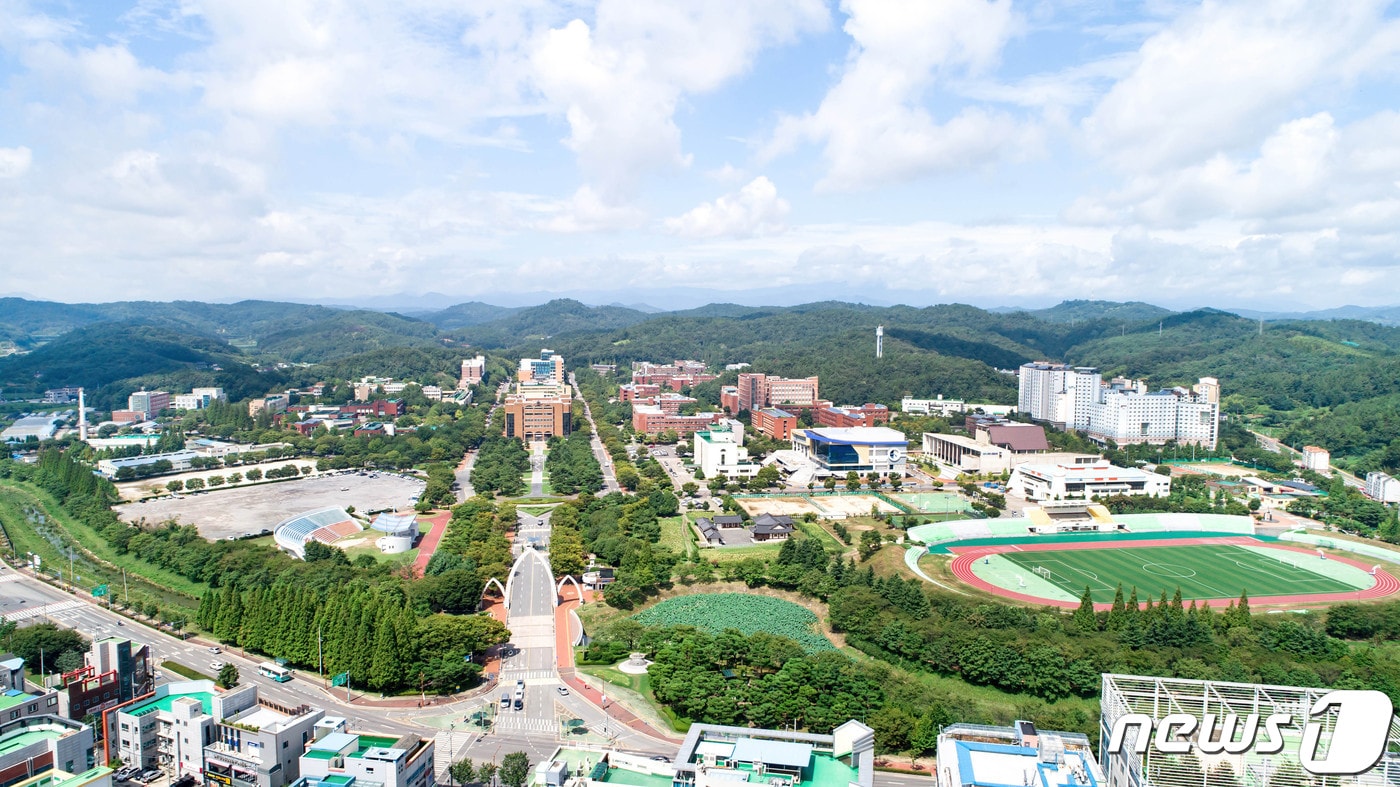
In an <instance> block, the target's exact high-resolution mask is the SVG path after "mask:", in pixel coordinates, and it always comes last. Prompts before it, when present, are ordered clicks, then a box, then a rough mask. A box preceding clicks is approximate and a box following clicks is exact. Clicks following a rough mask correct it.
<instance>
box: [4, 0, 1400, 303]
mask: <svg viewBox="0 0 1400 787" xmlns="http://www.w3.org/2000/svg"><path fill="white" fill-rule="evenodd" d="M1398 78H1400V13H1397V8H1396V6H1395V4H1392V3H1385V2H1371V1H1368V0H1355V1H1354V2H1346V3H1329V2H1321V1H1320V0H1317V1H1314V2H1301V1H1299V0H1270V1H1267V2H1240V3H1233V2H1231V3H1226V2H1207V3H1185V2H1172V1H1171V0H1148V2H1122V3H1115V2H1111V1H1110V0H1100V1H1097V2H1095V1H1093V0H1083V1H1082V2H1075V1H1073V0H1061V1H1060V2H1025V3H1019V2H1008V1H1006V0H1001V1H1000V2H986V0H936V1H935V0H925V1H922V2H897V1H896V0H844V2H839V3H828V2H822V1H821V0H765V1H764V2H761V3H755V2H717V1H716V0H699V1H697V2H689V1H688V0H675V1H674V2H665V3H662V2H642V1H641V0H619V1H615V0H600V1H599V2H551V1H550V0H500V1H499V2H497V0H474V1H473V2H470V3H463V2H460V0H401V1H400V2H396V3H392V4H388V3H351V2H335V1H334V0H327V1H318V0H238V1H237V2H232V1H230V2H216V1H215V0H140V2H136V3H116V2H72V1H70V2H56V3H44V2H31V1H29V0H0V248H3V249H4V253H3V254H0V274H2V276H0V280H3V284H0V292H3V293H5V294H24V295H28V296H32V297H42V298H50V299H55V300H66V301H76V300H117V299H136V298H141V299H167V298H190V299H203V300H230V299H237V298H243V297H260V298H274V299H295V300H316V299H330V300H343V301H354V300H364V299H368V298H371V297H374V296H382V295H387V294H397V293H408V294H415V293H425V292H438V293H445V294H448V295H451V296H454V298H457V299H460V300H471V299H479V300H486V301H493V300H494V301H496V302H505V301H509V300H511V298H512V297H516V298H518V297H521V294H522V293H528V294H530V296H531V297H544V296H547V295H549V294H569V295H582V296H583V297H584V298H585V299H589V296H590V295H591V296H594V297H593V298H592V300H595V301H607V300H621V301H623V302H636V301H647V302H650V303H652V304H653V305H656V306H660V307H668V306H688V305H692V302H693V301H694V300H696V299H699V300H702V301H703V300H731V301H739V302H759V301H763V300H782V299H783V298H785V297H786V298H788V299H789V300H791V299H799V300H800V299H812V298H816V297H824V298H837V299H853V300H854V299H865V300H870V301H875V302H906V303H912V304H915V305H924V304H928V303H938V302H950V301H960V302H969V303H976V304H979V305H988V306H990V305H1001V304H1028V305H1041V304H1049V303H1054V302H1057V301H1059V300H1062V299H1066V298H1105V299H1116V300H1146V301H1150V302H1154V303H1160V304H1163V305H1167V306H1177V307H1186V306H1195V305H1215V306H1253V307H1267V308H1271V309H1302V308H1322V307H1330V306H1337V305H1341V304H1345V303H1356V304H1363V305H1379V304H1391V303H1396V302H1400V296H1397V295H1396V292H1397V291H1400V288H1397V287H1396V286H1395V284H1394V282H1396V281H1397V277H1398V276H1400V262H1398V261H1397V249H1400V106H1397V104H1400V90H1397V79H1398ZM683 292H684V293H687V294H686V295H681V293H683ZM783 292H787V293H788V295H786V296H784V295H782V294H781V293H783ZM797 293H800V295H801V296H802V297H798V294H797ZM633 296H635V297H633Z"/></svg>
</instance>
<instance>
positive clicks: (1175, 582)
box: [1001, 544, 1358, 603]
mask: <svg viewBox="0 0 1400 787" xmlns="http://www.w3.org/2000/svg"><path fill="white" fill-rule="evenodd" d="M1270 552H1271V553H1272V554H1265V553H1262V552H1258V551H1254V550H1250V549H1246V548H1244V547H1239V546H1231V545H1226V544H1219V545H1191V546H1179V547H1177V546H1155V547H1114V548H1113V549H1064V550H1044V551H1041V550H1037V551H1031V552H1015V551H1013V552H1005V553H1002V555H1001V556H1002V557H1003V558H1005V559H1007V560H1009V561H1010V562H1011V563H1013V564H1015V565H1016V566H1018V567H1020V568H1023V569H1025V570H1026V572H1027V573H1028V574H1030V573H1034V574H1037V575H1039V576H1040V577H1041V578H1043V579H1046V580H1048V581H1050V582H1051V583H1052V584H1054V585H1055V586H1056V587H1059V588H1060V589H1061V590H1064V591H1066V592H1068V593H1070V594H1071V595H1073V596H1075V597H1078V596H1080V595H1081V594H1083V592H1084V588H1085V587H1086V586H1087V587H1088V588H1089V591H1090V594H1091V595H1092V596H1093V599H1094V603H1108V602H1111V601H1113V595H1114V591H1115V590H1116V589H1117V587H1118V585H1119V584H1120V583H1121V584H1122V585H1123V588H1124V592H1125V593H1126V592H1127V591H1128V589H1130V588H1133V587H1136V588H1137V589H1138V596H1139V597H1142V596H1143V595H1144V593H1146V594H1148V595H1151V596H1156V595H1158V594H1159V593H1160V592H1161V591H1162V590H1166V591H1167V594H1168V595H1171V594H1172V593H1173V592H1174V591H1175V590H1176V588H1178V587H1180V588H1181V597H1182V598H1183V599H1186V600H1191V599H1218V598H1234V597H1237V596H1239V595H1240V591H1241V590H1248V591H1249V595H1250V596H1251V597H1256V598H1257V597H1262V596H1286V595H1295V594H1304V593H1308V594H1311V593H1344V592H1348V591H1352V590H1356V589H1358V586H1356V585H1351V584H1348V583H1346V582H1343V581H1342V580H1340V579H1336V578H1334V577H1331V576H1327V575H1324V574H1322V573H1319V572H1317V571H1313V570H1312V569H1311V568H1309V566H1311V565H1312V564H1313V563H1320V562H1322V561H1321V560H1320V559H1319V558H1317V557H1316V556H1312V555H1308V554H1304V553H1301V552H1287V551H1282V550H1270Z"/></svg>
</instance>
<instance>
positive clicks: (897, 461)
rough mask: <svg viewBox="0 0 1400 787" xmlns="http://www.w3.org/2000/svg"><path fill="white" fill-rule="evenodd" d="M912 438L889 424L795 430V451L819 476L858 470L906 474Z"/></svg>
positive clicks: (793, 441)
mask: <svg viewBox="0 0 1400 787" xmlns="http://www.w3.org/2000/svg"><path fill="white" fill-rule="evenodd" d="M908 446H909V441H908V439H907V438H906V437H905V436H904V433H903V432H900V431H897V430H895V429H891V428H889V427H887V426H850V427H839V428H825V429H795V430H793V433H792V450H794V451H796V452H798V453H799V454H801V455H802V456H803V457H804V458H805V459H807V460H808V461H810V462H812V463H814V464H815V465H816V466H817V468H818V470H817V475H820V476H830V475H839V476H845V475H846V474H847V473H848V472H851V471H855V472H857V473H859V474H861V475H865V474H866V473H880V474H885V473H894V474H896V475H901V476H902V475H904V464H905V457H906V455H907V454H908Z"/></svg>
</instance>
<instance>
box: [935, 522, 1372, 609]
mask: <svg viewBox="0 0 1400 787" xmlns="http://www.w3.org/2000/svg"><path fill="white" fill-rule="evenodd" d="M1125 544H1126V545H1128V546H1132V547H1134V548H1136V547H1166V546H1176V547H1189V546H1209V545H1212V544H1224V545H1228V546H1263V547H1268V548H1270V549H1279V550H1283V551H1287V552H1300V553H1302V554H1305V555H1312V554H1314V550H1312V549H1307V548H1304V547H1295V546H1284V545H1283V544H1278V543H1264V542H1262V541H1259V540H1257V539H1254V538H1251V537H1249V536H1232V537H1227V538H1164V539H1154V540H1148V541H1132V542H1126V541H1124V542H1112V541H1077V542H1064V541H1060V542H1056V543H1046V544H1006V545H996V546H979V547H969V548H968V549H967V550H966V551H964V550H962V549H959V548H957V547H950V551H952V552H953V553H954V554H955V555H957V557H954V558H953V561H952V562H951V563H950V564H949V569H950V570H951V571H952V572H953V576H955V577H957V578H958V579H959V580H961V581H962V582H964V583H966V584H968V585H971V586H972V587H975V588H978V589H979V590H985V591H987V592H988V593H992V594H994V595H997V596H1003V597H1005V598H1010V599H1014V600H1016V601H1024V602H1027V603H1030V604H1039V605H1041V606H1051V607H1064V608H1067V609H1073V608H1075V607H1078V606H1079V602H1078V601H1054V600H1051V599H1048V598H1041V597H1040V596H1032V595H1030V594H1028V593H1017V592H1016V591H1014V590H1008V589H1007V588H1004V587H1001V586H1000V585H993V584H992V583H990V582H988V581H987V580H985V579H982V578H981V577H979V576H977V575H976V574H975V573H973V571H972V565H973V564H974V563H976V562H977V560H978V559H979V558H983V557H986V556H988V555H999V554H1002V553H1004V552H1053V551H1056V550H1061V549H1114V548H1116V547H1121V546H1123V545H1125ZM1328 560H1339V561H1341V562H1343V563H1346V564H1347V565H1349V566H1356V567H1357V568H1360V569H1362V570H1364V571H1370V570H1371V565H1374V564H1371V565H1368V564H1366V563H1363V562H1361V561H1360V560H1355V559H1352V558H1347V557H1337V556H1336V555H1332V556H1329V557H1328ZM1375 577H1376V581H1375V584H1373V585H1371V587H1369V588H1367V589H1364V590H1361V591H1350V592H1346V593H1303V594H1299V595H1292V596H1261V597H1259V598H1253V597H1251V598H1250V599H1249V601H1250V603H1251V604H1259V605H1264V606H1272V605H1276V604H1315V603H1319V602H1321V603H1327V602H1342V601H1364V600H1369V599H1378V598H1385V597H1386V596H1390V595H1394V594H1395V593H1397V592H1400V580H1397V579H1396V578H1395V576H1394V575H1392V574H1391V573H1390V572H1389V571H1386V570H1385V569H1377V570H1376V573H1375ZM1233 601H1234V599H1229V598H1219V599H1207V600H1204V603H1207V604H1210V605H1211V606H1212V607H1226V606H1229V605H1230V604H1231V603H1232V602H1233ZM1196 603H1197V604H1200V603H1202V600H1200V599H1198V600H1197V601H1196ZM1112 607H1113V604H1112V603H1105V604H1095V605H1094V609H1096V610H1105V609H1110V608H1112Z"/></svg>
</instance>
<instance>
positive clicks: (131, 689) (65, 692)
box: [58, 637, 155, 719]
mask: <svg viewBox="0 0 1400 787" xmlns="http://www.w3.org/2000/svg"><path fill="white" fill-rule="evenodd" d="M83 660H84V661H85V662H86V663H85V664H84V665H83V666H82V667H79V668H78V669H76V670H73V671H72V672H68V673H64V675H63V689H62V690H61V691H59V693H58V708H59V713H61V714H63V715H64V716H66V717H68V718H70V719H83V718H85V717H86V716H87V715H88V714H89V713H100V712H101V711H103V710H106V709H107V708H113V707H116V706H117V705H120V704H122V703H124V702H130V701H131V700H133V699H135V698H137V697H140V696H142V695H145V694H149V693H150V692H151V690H152V689H153V688H154V687H155V671H154V670H152V669H151V649H150V646H148V645H140V644H137V643H135V642H132V641H131V640H129V639H124V638H122V637H104V638H102V639H98V640H93V643H92V648H91V649H90V650H89V651H88V652H87V653H86V654H84V655H83Z"/></svg>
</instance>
